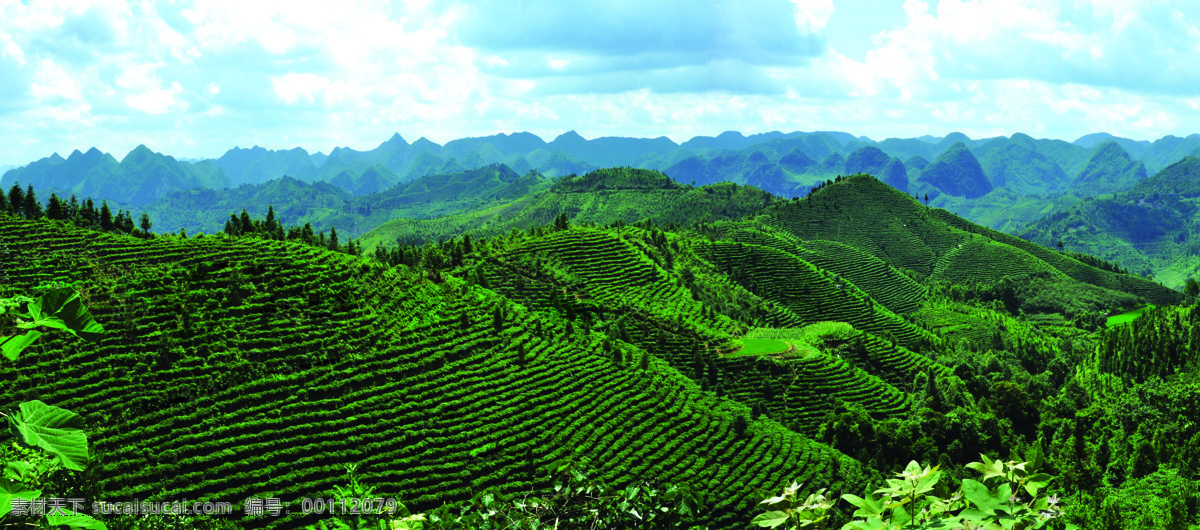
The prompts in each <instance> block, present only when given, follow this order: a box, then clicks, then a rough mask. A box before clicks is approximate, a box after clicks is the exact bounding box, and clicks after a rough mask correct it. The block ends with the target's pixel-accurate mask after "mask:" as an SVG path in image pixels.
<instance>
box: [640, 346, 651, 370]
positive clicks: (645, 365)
mask: <svg viewBox="0 0 1200 530" xmlns="http://www.w3.org/2000/svg"><path fill="white" fill-rule="evenodd" d="M638 369H639V370H642V371H646V370H649V369H650V354H649V353H647V352H646V350H642V357H641V359H638Z"/></svg>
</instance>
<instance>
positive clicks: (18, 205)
mask: <svg viewBox="0 0 1200 530" xmlns="http://www.w3.org/2000/svg"><path fill="white" fill-rule="evenodd" d="M8 204H9V208H11V209H12V213H13V215H22V213H23V208H25V192H24V191H23V190H21V185H20V184H16V183H14V184H13V185H12V188H9V190H8Z"/></svg>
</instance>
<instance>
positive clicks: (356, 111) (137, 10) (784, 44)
mask: <svg viewBox="0 0 1200 530" xmlns="http://www.w3.org/2000/svg"><path fill="white" fill-rule="evenodd" d="M1197 24H1200V2H1195V1H1191V0H1187V1H1182V0H1181V1H1154V0H968V1H964V0H926V1H919V0H895V1H893V0H739V1H737V2H732V1H712V2H703V1H698V0H608V1H602V2H591V3H587V2H563V1H561V0H503V1H472V2H456V1H452V0H447V1H442V0H408V1H398V2H379V1H364V2H354V1H349V0H346V1H338V2H327V1H319V0H317V1H314V0H286V1H282V0H279V1H277V0H255V1H253V2H246V1H241V0H238V1H218V0H196V1H169V0H168V1H160V2H151V1H139V2H125V1H120V0H61V1H46V2H43V1H39V0H21V1H17V0H0V165H5V164H23V163H26V162H28V161H30V160H34V159H36V158H40V157H42V156H46V155H48V154H50V153H51V152H56V151H57V152H59V153H62V154H64V155H65V154H67V153H69V152H70V151H71V150H72V149H81V150H82V149H86V148H88V147H91V146H96V147H99V148H100V149H101V150H104V151H108V152H112V153H113V154H114V155H116V156H117V157H118V158H119V157H121V156H123V155H124V154H125V153H127V152H128V151H129V150H130V149H132V148H133V147H135V146H136V145H138V144H142V143H144V144H146V145H148V146H149V147H150V148H152V149H154V150H156V151H162V152H165V153H168V154H173V155H175V156H181V157H196V158H199V157H216V156H220V155H221V154H222V153H223V152H224V151H225V150H227V149H229V148H231V147H233V146H235V145H237V146H243V147H248V146H250V145H261V146H264V147H268V148H290V147H295V146H301V147H304V148H306V149H308V150H310V151H314V152H315V151H325V152H328V151H329V150H330V149H331V148H333V147H335V146H350V147H353V148H357V149H369V148H372V147H374V146H375V145H377V144H378V143H379V142H382V141H383V140H385V139H387V138H388V137H389V136H391V134H392V133H394V132H399V133H400V134H401V135H403V136H404V137H405V138H406V139H408V140H409V141H412V140H415V139H417V138H418V137H421V136H425V137H427V138H429V139H431V140H434V141H437V142H445V141H448V140H450V139H454V138H459V137H465V136H482V135H488V134H495V133H498V132H515V131H529V132H533V133H535V134H537V135H539V136H541V137H543V138H544V139H546V140H550V139H553V138H554V137H555V136H557V135H558V134H561V133H562V132H565V131H567V130H576V131H578V132H579V133H580V134H582V135H583V136H584V137H587V138H593V137H597V136H636V137H656V136H663V135H665V136H669V137H671V138H672V139H674V140H676V141H683V140H686V139H688V138H690V137H692V136H695V135H715V134H718V133H720V132H722V131H725V130H739V131H742V132H745V133H748V134H749V133H756V132H764V131H771V130H780V131H785V132H787V131H796V130H801V131H809V130H841V131H846V132H850V133H853V134H856V135H866V136H869V137H871V138H874V139H876V140H882V139H884V138H887V137H912V136H921V135H925V134H931V135H934V136H942V135H945V134H947V133H949V132H953V131H961V132H965V133H967V134H968V135H970V136H972V137H986V136H995V135H1009V134H1012V133H1014V132H1018V131H1019V132H1024V133H1027V134H1030V135H1033V136H1035V137H1048V138H1062V139H1066V140H1074V139H1075V138H1077V137H1079V136H1082V135H1083V134H1087V133H1091V132H1097V131H1105V132H1110V133H1113V134H1117V135H1120V136H1126V137H1130V138H1135V139H1151V140H1153V139H1156V138H1159V137H1161V136H1164V135H1167V134H1174V135H1178V136H1186V135H1188V134H1192V133H1196V132H1200V128H1197V127H1196V126H1195V125H1193V124H1197V123H1200V68H1196V65H1197V64H1200V29H1198V28H1197Z"/></svg>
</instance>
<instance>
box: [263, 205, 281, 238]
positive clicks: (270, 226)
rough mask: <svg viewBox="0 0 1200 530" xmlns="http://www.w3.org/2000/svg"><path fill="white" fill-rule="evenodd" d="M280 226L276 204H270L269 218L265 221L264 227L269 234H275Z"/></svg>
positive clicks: (268, 207) (268, 208)
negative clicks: (276, 217)
mask: <svg viewBox="0 0 1200 530" xmlns="http://www.w3.org/2000/svg"><path fill="white" fill-rule="evenodd" d="M278 228H279V227H278V226H277V222H276V221H275V205H273V204H268V205H267V219H266V220H265V221H263V229H264V230H266V232H267V233H268V234H274V233H275V231H276V230H277V229H278Z"/></svg>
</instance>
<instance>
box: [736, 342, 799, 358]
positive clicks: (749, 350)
mask: <svg viewBox="0 0 1200 530" xmlns="http://www.w3.org/2000/svg"><path fill="white" fill-rule="evenodd" d="M741 342H742V347H741V348H739V349H738V350H737V351H735V352H733V353H731V354H729V355H728V356H729V357H748V356H752V355H772V354H776V353H784V352H786V351H789V350H791V349H792V345H791V344H790V343H788V342H787V341H783V340H779V339H742V340H741Z"/></svg>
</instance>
